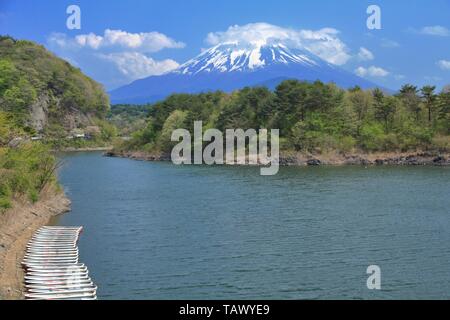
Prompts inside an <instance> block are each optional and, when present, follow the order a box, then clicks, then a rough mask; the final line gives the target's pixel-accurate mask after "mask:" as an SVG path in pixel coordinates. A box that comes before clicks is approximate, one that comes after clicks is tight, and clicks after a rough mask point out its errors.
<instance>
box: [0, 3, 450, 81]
mask: <svg viewBox="0 0 450 320" xmlns="http://www.w3.org/2000/svg"><path fill="white" fill-rule="evenodd" d="M72 4H75V5H78V6H79V7H80V8H81V30H69V29H67V27H66V19H67V17H68V15H67V14H66V8H67V7H68V6H69V5H72ZM371 4H376V5H378V6H379V7H380V8H381V23H382V29H381V30H369V29H368V28H367V26H366V20H367V17H368V15H367V13H366V9H367V7H368V6H369V5H371ZM254 23H265V24H267V25H268V26H273V28H277V30H287V31H290V32H291V33H292V34H293V35H294V36H299V37H302V35H305V34H308V35H310V36H311V37H313V38H314V37H316V36H318V37H321V36H323V35H324V32H325V36H326V37H327V39H326V43H324V42H320V41H319V42H318V43H317V46H316V47H317V48H318V52H320V53H321V54H323V55H324V56H322V57H323V58H325V59H328V60H329V61H331V62H333V63H336V64H338V65H339V66H340V67H342V68H344V69H346V70H348V71H351V72H355V73H357V74H360V75H361V76H364V77H366V78H368V79H370V80H372V81H374V82H375V83H378V84H380V85H382V86H385V87H388V88H391V89H397V88H399V87H400V85H401V84H403V83H413V84H415V85H418V86H421V85H424V84H428V83H431V84H435V85H437V86H438V87H442V86H443V85H446V84H449V83H450V0H434V1H425V0H412V1H406V0H396V1H387V0H386V1H377V0H374V1H364V0H345V1H331V0H322V1H292V0H291V1H284V0H277V1H261V0H260V1H252V0H246V1H236V0H227V1H221V2H219V1H212V0H209V1H207V0H191V1H186V0H185V1H151V0H147V1H144V0H128V1H117V0H110V1H106V0H96V1H84V0H83V1H75V0H72V1H65V0H58V1H54V0H39V1H27V0H0V33H1V34H9V35H11V36H14V37H16V38H20V39H29V40H33V41H36V42H39V43H41V44H43V45H45V46H46V47H47V48H49V49H50V50H52V51H53V52H55V53H56V54H57V55H58V56H60V57H63V58H65V59H67V60H68V61H70V62H71V63H73V64H75V65H77V66H78V67H80V68H81V69H82V70H83V71H84V72H86V73H87V74H88V75H90V76H92V77H93V78H94V79H96V80H97V81H100V82H101V83H103V84H104V85H105V86H106V87H107V88H108V89H112V88H115V87H118V86H120V85H123V84H126V83H129V82H131V81H133V80H135V79H138V78H142V77H145V76H148V75H152V74H160V73H162V72H166V71H169V70H171V69H173V68H176V67H177V66H178V64H181V63H183V62H185V61H186V60H188V59H190V58H193V57H194V56H196V55H197V54H199V53H200V52H201V50H202V49H203V48H207V47H209V46H211V45H212V44H213V42H214V41H212V40H211V39H219V40H220V39H223V38H229V37H231V36H239V33H240V32H241V33H242V32H245V31H248V29H249V28H252V26H257V24H254ZM231 26H237V27H235V28H234V29H230V27H231ZM105 30H109V31H107V32H106V33H105ZM324 30H325V31H324ZM330 30H332V31H330ZM231 31H233V32H231ZM236 34H237V35H236ZM208 35H209V36H208ZM324 45H325V47H324ZM328 49H329V51H328V54H327V53H325V52H324V50H328ZM333 57H334V58H333Z"/></svg>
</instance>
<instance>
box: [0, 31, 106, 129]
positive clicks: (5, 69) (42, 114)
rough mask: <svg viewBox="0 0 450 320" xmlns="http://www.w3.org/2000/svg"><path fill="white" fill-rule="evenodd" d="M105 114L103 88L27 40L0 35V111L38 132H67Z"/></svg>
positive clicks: (65, 62)
mask: <svg viewBox="0 0 450 320" xmlns="http://www.w3.org/2000/svg"><path fill="white" fill-rule="evenodd" d="M108 110H109V98H108V96H107V94H106V93H105V91H104V89H103V87H102V85H100V84H99V83H97V82H95V81H94V80H92V79H91V78H89V77H87V76H85V75H84V74H83V73H82V72H81V71H80V70H79V69H77V68H74V67H73V66H71V65H70V64H69V63H68V62H67V61H64V60H62V59H60V58H58V57H56V56H55V55H53V54H52V53H50V52H49V51H47V50H46V49H45V48H44V47H43V46H40V45H38V44H36V43H34V42H31V41H25V40H15V39H13V38H11V37H7V36H5V37H0V111H5V112H9V113H12V114H14V115H15V117H16V119H17V120H18V121H19V122H20V124H21V125H23V126H24V127H28V128H30V129H33V130H34V131H37V132H40V131H43V130H44V129H46V128H47V127H48V126H50V125H55V126H57V127H58V129H63V130H65V131H70V130H72V129H74V128H77V127H80V126H87V125H90V124H91V119H92V118H96V117H98V118H102V117H104V116H105V114H106V112H107V111H108Z"/></svg>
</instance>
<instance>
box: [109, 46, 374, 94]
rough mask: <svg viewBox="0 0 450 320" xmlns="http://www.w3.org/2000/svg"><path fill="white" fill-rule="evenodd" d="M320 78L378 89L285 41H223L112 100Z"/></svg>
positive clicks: (127, 88)
mask: <svg viewBox="0 0 450 320" xmlns="http://www.w3.org/2000/svg"><path fill="white" fill-rule="evenodd" d="M286 79H298V80H305V81H316V80H321V81H323V82H335V83H336V84H337V85H338V86H341V87H343V88H348V87H352V86H355V85H358V86H360V87H361V88H364V89H367V88H373V87H376V85H375V84H374V83H371V82H370V81H367V80H365V79H363V78H361V77H358V76H356V75H354V74H352V73H350V72H347V71H345V70H343V69H341V68H339V67H337V66H335V65H332V64H330V63H328V62H326V61H324V60H322V59H321V58H319V57H318V56H316V55H314V54H312V53H311V52H309V51H306V50H299V49H290V48H288V47H286V46H284V45H282V44H270V45H268V44H256V45H255V44H253V45H249V46H244V47H243V46H240V45H238V44H237V43H225V44H219V45H217V46H215V47H213V48H210V49H208V50H206V51H204V52H203V53H201V54H200V55H199V56H197V57H196V58H194V59H192V60H189V61H187V62H186V63H185V64H183V65H181V66H180V67H179V68H178V69H176V70H174V71H172V72H170V73H166V74H164V75H161V76H151V77H148V78H145V79H141V80H137V81H135V82H133V83H131V84H129V85H127V86H124V87H121V88H118V89H116V90H113V91H112V92H111V93H110V94H111V100H112V102H113V103H144V102H154V101H156V100H159V99H163V98H165V97H166V96H168V95H170V94H172V93H198V92H203V91H209V90H223V91H226V92H229V91H233V90H236V89H240V88H242V87H245V86H256V85H265V86H268V87H269V88H274V87H276V86H277V85H278V84H279V83H280V82H281V81H282V80H286Z"/></svg>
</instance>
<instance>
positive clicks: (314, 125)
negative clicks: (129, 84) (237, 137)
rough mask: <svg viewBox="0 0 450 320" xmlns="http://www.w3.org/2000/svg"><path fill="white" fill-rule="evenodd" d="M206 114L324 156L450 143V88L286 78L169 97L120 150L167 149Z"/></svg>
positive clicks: (222, 125)
mask: <svg viewBox="0 0 450 320" xmlns="http://www.w3.org/2000/svg"><path fill="white" fill-rule="evenodd" d="M196 120H202V121H203V124H204V128H205V129H206V128H218V129H220V130H225V129H228V128H230V129H234V128H242V129H248V128H254V129H259V128H268V129H271V128H278V129H280V130H281V132H280V134H281V144H282V145H281V147H282V149H283V150H295V151H300V152H311V153H316V154H320V153H323V152H328V151H337V152H352V151H357V152H383V151H394V152H400V151H413V150H414V151H416V150H435V151H440V152H447V151H448V150H449V148H450V139H449V134H450V88H448V87H447V88H445V89H444V90H443V91H442V92H437V90H436V89H435V87H431V86H425V87H423V88H417V87H415V86H412V85H405V86H403V87H402V89H401V91H400V92H399V93H398V94H396V95H392V96H391V95H387V94H385V93H383V92H382V91H381V90H379V89H376V90H362V89H360V88H358V87H356V88H352V89H350V90H343V89H340V88H338V87H337V86H335V85H334V84H324V83H322V82H319V81H317V82H314V83H309V82H299V81H296V80H287V81H284V82H283V83H281V84H280V85H279V86H278V87H277V88H276V90H275V91H270V90H268V89H267V88H264V87H255V88H244V89H242V90H240V91H236V92H234V93H232V94H226V93H223V92H214V93H203V94H197V95H189V94H177V95H172V96H170V97H169V98H167V99H166V100H164V101H162V102H158V103H155V104H153V105H152V106H151V108H150V111H149V116H148V119H147V122H146V126H145V127H144V128H141V129H140V130H138V131H137V132H135V133H134V135H133V138H132V139H131V141H128V142H126V143H124V144H122V145H121V146H119V147H118V148H117V149H118V150H145V151H148V152H163V153H164V152H166V153H167V152H169V151H170V149H171V147H172V146H173V143H171V142H170V136H171V131H172V130H173V129H175V128H186V129H190V130H191V131H192V129H193V123H194V121H196Z"/></svg>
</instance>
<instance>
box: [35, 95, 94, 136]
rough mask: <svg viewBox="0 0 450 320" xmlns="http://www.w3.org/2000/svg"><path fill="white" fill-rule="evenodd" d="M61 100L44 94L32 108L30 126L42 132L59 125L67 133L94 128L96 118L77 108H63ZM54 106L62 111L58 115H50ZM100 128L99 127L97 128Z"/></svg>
mask: <svg viewBox="0 0 450 320" xmlns="http://www.w3.org/2000/svg"><path fill="white" fill-rule="evenodd" d="M60 101H61V100H60V99H56V98H54V97H53V98H50V97H49V96H48V95H46V94H43V95H41V96H39V98H38V99H37V100H36V102H34V103H33V104H32V105H31V106H30V108H29V109H30V118H29V121H28V125H29V126H30V127H31V128H33V129H34V130H36V132H42V131H43V130H44V129H45V128H46V126H47V125H48V124H50V123H54V122H56V123H58V124H59V125H61V126H62V127H63V128H64V129H65V130H66V131H67V132H70V131H72V130H74V129H77V128H84V127H87V128H93V127H94V126H93V123H94V122H93V118H95V116H93V115H90V114H85V113H83V112H81V111H80V110H78V109H76V108H70V109H66V108H62V107H61V106H60V103H61V102H60ZM51 105H53V106H54V107H55V108H56V109H57V110H62V112H59V113H58V114H50V106H51ZM95 128H98V127H95Z"/></svg>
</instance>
